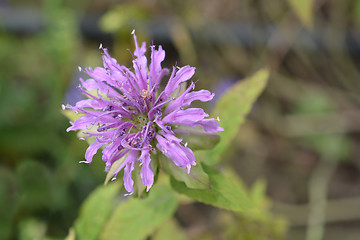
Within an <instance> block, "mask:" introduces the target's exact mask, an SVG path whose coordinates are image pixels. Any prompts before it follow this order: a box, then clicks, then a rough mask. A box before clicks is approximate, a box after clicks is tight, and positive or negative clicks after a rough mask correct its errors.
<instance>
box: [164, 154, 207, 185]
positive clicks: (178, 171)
mask: <svg viewBox="0 0 360 240" xmlns="http://www.w3.org/2000/svg"><path fill="white" fill-rule="evenodd" d="M159 161H160V164H161V167H162V169H164V170H165V171H166V172H167V173H168V174H169V175H170V176H172V177H174V178H175V179H176V180H178V181H180V182H184V183H185V185H186V186H187V187H188V188H193V189H209V188H210V180H209V176H208V175H207V174H206V173H205V172H204V170H203V169H202V166H201V164H199V163H198V164H197V165H196V166H192V167H191V170H190V173H189V174H188V173H187V169H186V168H181V167H178V166H176V165H175V164H174V162H173V161H171V160H170V159H168V158H167V157H165V156H164V155H162V154H161V155H160V156H159Z"/></svg>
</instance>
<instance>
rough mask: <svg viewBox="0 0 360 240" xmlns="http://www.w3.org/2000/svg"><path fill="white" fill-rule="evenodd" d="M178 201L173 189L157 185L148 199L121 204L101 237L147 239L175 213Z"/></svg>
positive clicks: (106, 239)
mask: <svg viewBox="0 0 360 240" xmlns="http://www.w3.org/2000/svg"><path fill="white" fill-rule="evenodd" d="M177 205H178V200H177V197H176V195H175V193H174V192H173V191H172V190H171V188H170V187H168V186H165V185H161V184H157V185H156V186H153V187H152V188H151V191H150V193H149V196H148V197H147V198H146V199H134V198H132V199H128V201H126V202H124V203H123V204H121V205H120V206H119V207H118V208H117V209H116V210H115V212H114V214H113V215H112V217H111V218H110V220H109V221H108V222H107V224H106V227H105V229H104V231H103V232H102V233H101V237H100V239H102V240H113V239H117V240H122V239H124V240H128V239H131V240H138V239H139V240H140V239H145V238H146V237H147V236H148V235H150V234H151V233H152V232H153V231H154V230H155V229H156V228H157V227H159V226H161V225H162V224H163V222H164V221H166V220H167V219H169V218H170V217H171V216H172V215H173V214H174V212H175V210H176V208H177Z"/></svg>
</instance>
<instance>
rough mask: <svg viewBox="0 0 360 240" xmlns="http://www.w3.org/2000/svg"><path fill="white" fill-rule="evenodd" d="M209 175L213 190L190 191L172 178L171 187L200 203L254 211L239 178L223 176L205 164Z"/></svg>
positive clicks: (228, 175) (233, 209)
mask: <svg viewBox="0 0 360 240" xmlns="http://www.w3.org/2000/svg"><path fill="white" fill-rule="evenodd" d="M203 168H204V171H205V172H206V173H207V174H208V175H209V178H210V184H211V189H190V188H187V187H186V185H185V184H184V183H182V182H179V181H177V180H175V178H173V177H172V178H171V186H172V187H173V189H174V190H175V191H177V192H179V193H181V194H185V195H187V196H189V197H191V198H193V199H195V200H197V201H199V202H203V203H207V204H210V205H213V206H215V207H219V208H223V209H227V210H232V211H253V210H255V209H254V206H253V204H252V203H251V201H250V199H249V198H248V196H247V192H246V191H245V188H244V187H243V185H242V183H240V182H239V180H238V178H237V177H236V178H235V177H233V176H231V175H230V174H225V175H223V174H221V173H220V172H219V171H217V170H216V169H215V168H212V167H210V166H206V165H205V164H203Z"/></svg>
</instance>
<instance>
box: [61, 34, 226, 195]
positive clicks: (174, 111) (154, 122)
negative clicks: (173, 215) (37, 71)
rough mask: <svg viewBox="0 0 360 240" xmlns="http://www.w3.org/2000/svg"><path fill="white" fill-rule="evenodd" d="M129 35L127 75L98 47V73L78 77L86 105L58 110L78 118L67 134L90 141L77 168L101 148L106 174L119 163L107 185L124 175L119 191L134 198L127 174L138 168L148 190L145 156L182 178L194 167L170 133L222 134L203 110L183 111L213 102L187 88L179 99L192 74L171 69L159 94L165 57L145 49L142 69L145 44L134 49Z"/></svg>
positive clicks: (160, 51)
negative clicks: (179, 171)
mask: <svg viewBox="0 0 360 240" xmlns="http://www.w3.org/2000/svg"><path fill="white" fill-rule="evenodd" d="M132 34H133V36H134V41H135V51H134V60H133V71H131V70H130V69H128V68H127V67H125V66H122V65H119V64H118V63H117V61H116V60H115V59H114V58H112V57H111V56H110V55H109V53H108V51H107V49H106V48H103V47H102V46H100V48H101V49H102V50H103V51H104V53H103V65H104V67H96V68H95V69H92V68H90V67H89V68H87V69H85V70H84V72H85V73H87V74H88V75H89V76H90V79H88V80H86V81H84V80H82V79H80V81H81V85H80V86H79V89H80V91H81V92H82V93H83V94H84V95H86V96H87V97H88V99H86V100H81V101H79V102H77V103H76V105H75V106H71V105H66V106H64V105H63V109H65V108H68V109H72V110H73V111H75V112H76V113H80V114H81V117H80V118H78V119H77V120H76V121H75V122H70V124H71V126H70V127H69V128H68V129H67V131H76V130H83V133H84V134H85V136H86V137H85V138H89V137H95V141H94V142H93V143H91V144H90V146H89V147H88V149H87V150H86V153H85V161H83V162H86V163H90V162H91V161H92V158H93V156H94V155H95V154H96V152H97V151H98V150H99V149H100V148H101V147H103V150H102V153H103V155H102V159H103V160H104V161H105V162H106V167H105V170H106V171H109V170H110V168H111V166H112V165H113V164H114V163H115V162H116V161H118V160H119V159H122V162H121V164H120V165H116V166H119V167H118V168H117V169H116V171H115V173H114V177H113V180H114V179H116V176H117V174H118V173H119V172H120V171H121V170H122V169H124V178H123V179H124V186H125V189H126V190H127V191H128V192H129V194H132V193H133V192H134V188H133V183H134V181H133V180H132V177H131V174H132V171H133V170H134V169H135V167H136V164H139V166H140V167H141V171H140V176H141V179H142V182H143V184H144V185H145V186H146V187H147V191H149V189H150V188H151V186H152V185H153V182H154V172H155V169H152V165H151V155H152V153H155V152H156V149H158V150H160V151H161V152H162V153H163V154H164V155H165V156H166V157H168V158H169V159H170V160H172V161H173V162H174V163H175V164H176V165H177V166H179V167H181V168H187V170H188V172H190V168H191V166H194V165H196V159H195V156H194V154H193V152H192V150H191V149H190V148H188V147H187V144H186V143H183V142H182V139H179V138H178V137H176V134H175V133H174V131H173V130H172V129H175V128H177V127H178V126H179V125H186V126H191V127H196V126H201V127H202V128H203V129H204V130H205V131H206V132H210V133H215V132H218V131H223V129H222V128H221V127H219V123H218V121H217V120H216V119H213V118H210V119H209V118H207V117H208V114H206V113H205V112H204V110H203V109H200V108H187V107H188V106H189V105H190V104H191V102H193V101H195V100H200V101H203V102H206V101H209V100H211V99H212V98H213V97H214V94H212V93H210V92H209V91H207V90H200V91H192V90H193V89H194V88H195V84H194V83H193V82H192V83H191V84H190V86H188V88H187V89H185V91H184V92H182V93H181V86H182V84H181V83H183V82H186V81H188V80H189V79H190V78H191V77H192V76H193V75H194V73H195V68H194V67H190V66H184V67H181V68H179V67H173V70H172V73H171V75H170V78H169V80H168V82H167V84H166V86H165V88H164V89H163V90H161V89H160V81H161V79H162V78H163V77H164V76H165V75H166V74H168V73H169V70H168V69H165V68H162V67H161V62H162V61H163V60H164V58H165V51H164V50H163V49H162V47H161V46H159V47H158V49H156V48H155V46H151V47H150V48H151V62H150V65H149V67H148V66H147V58H146V57H145V52H146V43H145V42H143V43H142V44H141V46H139V45H138V42H137V39H136V35H135V33H134V31H133V33H132ZM80 70H81V69H80ZM90 128H91V130H90ZM93 129H96V130H95V131H94V130H93Z"/></svg>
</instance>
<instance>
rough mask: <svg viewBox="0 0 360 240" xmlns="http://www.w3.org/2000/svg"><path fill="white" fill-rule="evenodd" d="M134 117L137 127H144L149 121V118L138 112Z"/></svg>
mask: <svg viewBox="0 0 360 240" xmlns="http://www.w3.org/2000/svg"><path fill="white" fill-rule="evenodd" d="M134 118H135V119H134V120H135V121H134V125H135V127H136V128H137V129H142V128H143V126H146V125H147V124H148V122H149V119H148V118H147V117H146V116H144V115H142V114H138V115H137V116H135V117H134Z"/></svg>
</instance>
